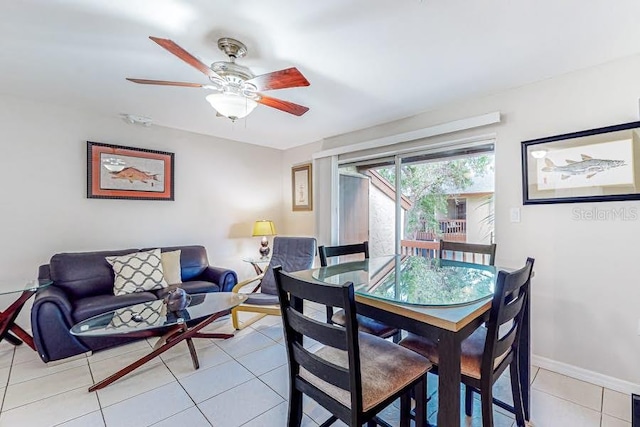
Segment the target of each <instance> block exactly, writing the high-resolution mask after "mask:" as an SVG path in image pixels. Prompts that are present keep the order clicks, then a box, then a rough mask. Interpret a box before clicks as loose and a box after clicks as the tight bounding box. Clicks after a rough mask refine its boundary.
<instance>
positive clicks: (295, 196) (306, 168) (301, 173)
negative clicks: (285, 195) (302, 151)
mask: <svg viewBox="0 0 640 427" xmlns="http://www.w3.org/2000/svg"><path fill="white" fill-rule="evenodd" d="M291 201H292V207H293V210H294V211H311V210H313V189H312V181H311V163H306V164H304V165H299V166H294V167H292V168H291Z"/></svg>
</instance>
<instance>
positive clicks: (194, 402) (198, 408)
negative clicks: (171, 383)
mask: <svg viewBox="0 0 640 427" xmlns="http://www.w3.org/2000/svg"><path fill="white" fill-rule="evenodd" d="M209 341H212V342H213V340H212V339H210V340H209ZM213 345H216V344H215V342H213ZM216 347H217V348H218V349H220V350H221V351H222V352H223V353H224V350H222V349H221V348H220V347H218V346H217V345H216ZM196 351H197V350H196ZM182 356H184V355H182ZM160 359H161V360H162V363H163V364H164V365H165V366H166V368H167V369H168V370H169V372H170V373H171V375H172V376H173V378H174V379H175V381H176V383H178V386H179V387H180V388H181V389H182V390H183V391H184V392H185V394H186V395H187V396H188V397H189V399H191V401H192V402H193V406H194V407H195V408H196V409H197V410H198V412H200V414H201V415H202V416H203V417H204V419H205V420H207V422H208V423H209V425H210V426H213V424H212V423H211V421H209V418H207V416H206V415H205V414H204V412H202V410H201V409H200V407H199V406H198V404H197V403H196V401H195V400H193V397H191V395H190V394H189V392H188V391H187V389H185V388H184V385H182V383H181V382H180V379H179V378H178V377H177V376H176V374H175V373H174V372H173V371H172V370H171V368H170V367H169V365H167V363H166V362H165V360H164V359H162V358H160ZM220 365H222V363H221V364H220ZM220 365H215V366H220ZM213 367H214V366H212V368H213ZM199 370H200V369H197V371H199ZM205 370H206V369H205ZM185 378H188V377H185ZM189 409H190V408H187V409H185V410H184V411H187V410H189ZM184 411H180V412H178V414H179V413H181V412H184ZM175 415H177V414H173V415H171V416H170V417H167V418H164V419H163V420H160V421H158V422H157V423H154V424H158V423H160V422H162V421H164V420H166V419H169V418H171V417H173V416H175ZM152 425H153V424H152Z"/></svg>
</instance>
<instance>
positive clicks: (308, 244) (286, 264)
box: [231, 236, 316, 329]
mask: <svg viewBox="0 0 640 427" xmlns="http://www.w3.org/2000/svg"><path fill="white" fill-rule="evenodd" d="M315 257H316V239H315V238H313V237H282V236H277V237H274V239H273V254H272V255H271V260H270V261H269V265H268V266H267V268H266V269H265V271H264V273H263V274H260V275H258V276H256V277H254V278H251V279H249V280H244V281H242V282H240V283H238V284H237V285H235V286H234V287H233V289H232V290H231V291H232V292H236V293H239V292H245V290H244V289H245V288H247V287H249V285H251V286H253V289H252V290H251V292H250V293H249V297H248V298H247V300H246V301H245V302H244V303H243V304H241V305H239V306H237V307H235V308H234V309H232V310H231V322H232V324H233V327H234V328H235V329H242V328H244V327H246V326H249V325H250V324H252V323H254V322H256V321H257V320H260V319H261V318H263V317H264V316H267V315H272V316H279V315H280V307H279V306H278V293H277V291H276V279H275V276H274V275H273V267H275V266H276V265H279V266H281V267H282V268H283V270H284V271H289V272H291V271H299V270H307V269H309V268H311V267H312V266H313V262H314V260H315ZM254 283H255V285H253V284H254ZM240 312H250V313H256V314H255V315H254V316H252V317H251V318H249V319H247V320H244V321H243V322H240V319H239V316H238V313H240Z"/></svg>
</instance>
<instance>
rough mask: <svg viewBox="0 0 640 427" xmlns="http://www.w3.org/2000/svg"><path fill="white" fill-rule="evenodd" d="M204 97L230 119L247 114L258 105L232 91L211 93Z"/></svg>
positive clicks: (239, 117)
mask: <svg viewBox="0 0 640 427" xmlns="http://www.w3.org/2000/svg"><path fill="white" fill-rule="evenodd" d="M205 99H206V100H207V101H209V104H211V106H212V107H213V108H215V109H216V111H217V112H218V113H220V114H222V115H223V116H225V117H228V118H230V119H232V120H235V119H241V118H243V117H246V116H248V115H249V114H250V113H251V112H252V111H253V110H254V108H256V107H257V106H258V103H257V102H256V101H254V100H253V99H250V98H246V97H244V96H241V95H235V94H232V93H212V94H211V95H207V97H206V98H205Z"/></svg>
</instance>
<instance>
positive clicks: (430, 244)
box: [400, 240, 440, 258]
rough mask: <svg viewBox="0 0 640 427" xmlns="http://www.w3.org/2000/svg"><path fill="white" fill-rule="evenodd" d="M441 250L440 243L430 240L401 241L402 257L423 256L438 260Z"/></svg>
mask: <svg viewBox="0 0 640 427" xmlns="http://www.w3.org/2000/svg"><path fill="white" fill-rule="evenodd" d="M439 250H440V242H439V241H435V242H434V241H429V240H401V241H400V251H401V253H402V255H414V256H423V257H425V258H437V257H438V251H439Z"/></svg>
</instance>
